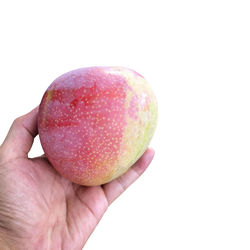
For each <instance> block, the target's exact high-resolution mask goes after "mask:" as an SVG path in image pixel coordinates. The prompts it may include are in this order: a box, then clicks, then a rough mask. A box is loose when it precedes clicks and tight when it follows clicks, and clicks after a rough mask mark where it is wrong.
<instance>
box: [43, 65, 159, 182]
mask: <svg viewBox="0 0 250 250" xmlns="http://www.w3.org/2000/svg"><path fill="white" fill-rule="evenodd" d="M157 114H158V112H157V101H156V98H155V96H154V94H153V92H152V90H151V88H150V86H149V85H148V84H147V82H146V81H145V79H144V78H143V77H142V76H141V75H140V74H138V73H137V72H135V71H133V70H131V69H127V68H123V67H90V68H82V69H77V70H74V71H71V72H68V73H66V74H64V75H62V76H60V77H59V78H57V79H56V80H55V81H54V82H53V83H52V84H51V85H50V86H49V88H48V89H47V91H46V92H45V94H44V96H43V98H42V101H41V104H40V107H39V114H38V131H39V137H40V141H41V144H42V147H43V150H44V152H45V155H46V156H47V158H48V160H49V161H50V162H51V164H52V165H53V167H54V168H55V169H56V170H57V171H58V172H59V173H60V174H61V175H62V176H64V177H66V178H67V179H69V180H71V181H72V182H75V183H78V184H81V185H86V186H95V185H101V184H104V183H107V182H109V181H111V180H113V179H115V178H117V177H118V176H120V175H122V174H123V173H125V172H126V171H127V170H128V168H129V167H130V166H132V165H133V163H135V162H136V161H137V160H138V159H139V158H140V156H141V155H142V154H143V153H144V152H145V150H146V149H147V147H148V144H149V142H150V140H151V139H152V136H153V133H154V131H155V128H156V123H157Z"/></svg>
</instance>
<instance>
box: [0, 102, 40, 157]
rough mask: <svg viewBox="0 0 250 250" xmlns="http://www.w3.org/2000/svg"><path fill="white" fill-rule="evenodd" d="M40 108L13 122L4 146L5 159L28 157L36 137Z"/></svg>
mask: <svg viewBox="0 0 250 250" xmlns="http://www.w3.org/2000/svg"><path fill="white" fill-rule="evenodd" d="M37 116H38V107H36V108H35V109H33V110H32V111H31V112H29V113H28V114H26V115H23V116H21V117H19V118H17V119H15V121H14V122H13V124H12V126H11V128H10V130H9V132H8V135H7V136H6V138H5V140H4V142H3V145H2V150H3V155H4V158H8V159H13V158H17V157H28V153H29V151H30V149H31V146H32V144H33V141H34V138H35V137H36V135H37V133H38V130H37Z"/></svg>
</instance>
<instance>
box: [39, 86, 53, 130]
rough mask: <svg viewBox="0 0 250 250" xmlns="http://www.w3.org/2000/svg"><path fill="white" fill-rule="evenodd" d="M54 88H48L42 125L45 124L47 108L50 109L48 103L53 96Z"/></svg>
mask: <svg viewBox="0 0 250 250" xmlns="http://www.w3.org/2000/svg"><path fill="white" fill-rule="evenodd" d="M53 92H54V91H53V90H48V91H47V96H46V99H45V102H44V105H43V107H44V109H43V118H42V125H43V126H44V125H45V122H46V113H47V109H48V103H49V101H50V100H51V99H52V97H53Z"/></svg>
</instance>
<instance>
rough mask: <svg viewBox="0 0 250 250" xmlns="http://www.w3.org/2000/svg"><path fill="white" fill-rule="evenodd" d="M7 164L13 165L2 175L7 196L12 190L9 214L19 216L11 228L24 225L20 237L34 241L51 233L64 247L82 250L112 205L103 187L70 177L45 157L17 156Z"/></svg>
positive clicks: (9, 199) (9, 198)
mask: <svg viewBox="0 0 250 250" xmlns="http://www.w3.org/2000/svg"><path fill="white" fill-rule="evenodd" d="M5 165H10V166H4V169H8V172H3V173H2V175H1V176H0V178H1V179H0V180H1V181H0V183H1V190H2V191H4V192H2V193H3V195H4V197H6V193H8V197H6V198H7V199H8V200H6V201H5V202H6V203H7V204H11V206H10V208H11V209H10V210H8V213H9V215H10V216H11V215H12V216H13V215H15V218H14V221H15V225H12V228H9V229H10V230H11V231H12V230H13V231H16V229H17V227H19V226H20V225H21V228H19V230H18V231H19V232H20V237H25V238H29V239H30V240H34V241H35V240H36V239H37V237H41V236H42V235H43V234H44V233H45V232H49V233H50V234H51V235H49V236H51V237H56V239H57V242H56V244H58V245H61V246H64V248H63V249H80V248H81V246H83V245H84V242H86V240H87V239H88V237H89V235H90V234H91V232H92V231H93V229H94V228H95V226H96V224H97V222H98V221H99V219H100V218H101V216H102V214H103V213H104V212H105V210H106V209H107V207H108V201H107V198H106V195H105V193H104V191H103V189H102V187H100V186H96V187H84V186H80V185H77V184H74V183H72V182H70V181H68V180H66V179H65V178H63V177H61V176H60V175H59V174H57V172H56V171H55V170H54V169H53V168H52V167H51V165H50V164H49V162H48V161H47V159H46V158H45V157H38V158H34V159H32V160H30V159H17V160H15V161H12V162H10V163H6V164H5ZM2 169H3V168H2ZM13 180H14V181H15V185H13ZM20 191H21V194H20V193H19V192H20ZM4 197H0V199H1V200H3V199H4ZM20 208H22V211H20ZM0 216H1V215H0ZM7 217H8V216H7ZM5 218H6V214H5ZM5 218H0V219H1V220H2V221H3V220H5ZM80 218H81V219H80ZM23 222H24V223H23ZM6 223H7V222H6ZM33 238H34V239H33ZM69 246H70V247H69ZM55 247H56V246H55ZM55 249H56V248H55Z"/></svg>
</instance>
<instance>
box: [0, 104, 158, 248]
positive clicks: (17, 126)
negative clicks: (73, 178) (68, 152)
mask: <svg viewBox="0 0 250 250" xmlns="http://www.w3.org/2000/svg"><path fill="white" fill-rule="evenodd" d="M37 113H38V108H36V109H34V110H33V111H31V112H30V113H28V114H26V115H24V116H22V117H20V118H17V119H16V120H15V121H14V123H13V124H12V126H11V128H10V131H9V133H8V135H7V137H6V139H5V141H4V142H3V144H2V145H1V146H0V249H1V250H7V249H15V250H19V249H22V250H30V249H32V250H34V249H37V250H40V249H41V250H43V249H46V250H47V249H53V250H57V249H58V250H59V249H63V250H80V249H82V247H83V246H84V244H85V243H86V241H87V239H88V238H89V236H90V235H91V233H92V232H93V230H94V229H95V227H96V225H97V224H98V222H99V221H100V219H101V218H102V216H103V214H104V212H105V211H106V210H107V208H108V206H109V205H110V204H111V203H112V202H113V201H114V200H115V199H116V198H117V197H118V196H119V195H120V194H122V193H123V191H124V190H125V189H126V188H127V187H128V186H130V185H131V184H132V183H133V182H134V181H135V180H136V179H137V178H138V177H139V176H140V175H141V174H142V173H143V172H144V170H145V169H146V168H147V167H148V165H149V164H150V162H151V160H152V159H153V156H154V151H153V150H152V149H148V150H147V151H146V152H145V153H144V155H143V156H142V157H141V158H140V159H139V160H138V161H137V162H136V163H135V164H134V166H132V167H131V168H130V169H129V170H128V171H127V172H126V173H125V174H124V175H122V176H121V177H119V178H118V179H116V180H113V181H111V182H110V183H107V184H104V185H102V186H94V187H86V186H80V185H77V184H74V183H72V182H70V181H69V180H67V179H65V178H64V177H62V176H61V175H59V174H58V173H57V172H56V171H55V169H54V168H53V167H52V166H51V165H50V163H49V161H48V160H47V158H46V157H45V156H40V157H36V158H32V159H31V158H28V153H29V151H30V149H31V146H32V144H33V141H34V138H35V136H36V135H37Z"/></svg>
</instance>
